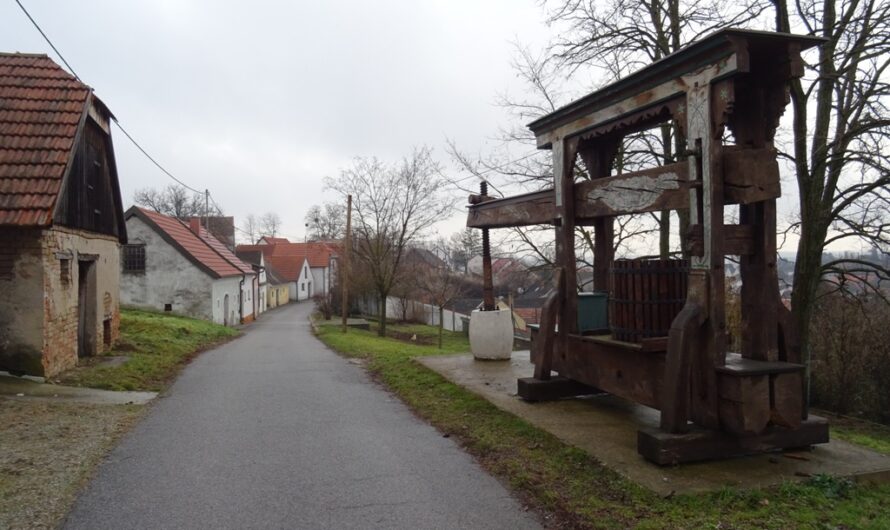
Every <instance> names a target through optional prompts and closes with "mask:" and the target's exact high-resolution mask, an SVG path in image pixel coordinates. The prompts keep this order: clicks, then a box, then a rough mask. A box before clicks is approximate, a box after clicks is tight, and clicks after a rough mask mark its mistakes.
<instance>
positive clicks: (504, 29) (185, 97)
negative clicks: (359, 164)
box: [0, 0, 549, 238]
mask: <svg viewBox="0 0 890 530" xmlns="http://www.w3.org/2000/svg"><path fill="white" fill-rule="evenodd" d="M22 3H23V4H24V5H25V7H26V8H27V9H28V10H29V11H30V13H31V15H32V16H33V17H34V18H35V19H36V20H37V22H38V23H39V24H40V25H41V27H42V28H43V30H44V31H45V32H46V33H47V34H48V35H49V37H50V39H52V40H53V43H54V44H55V45H56V47H58V48H59V50H60V51H61V53H62V54H63V55H64V56H65V59H67V60H68V62H69V63H70V64H71V66H72V68H74V70H75V71H76V72H77V74H78V75H79V76H80V77H81V79H83V80H84V82H86V83H87V84H89V85H91V86H92V87H93V88H94V89H95V91H96V94H97V95H98V96H99V97H100V98H101V99H102V100H103V101H104V102H105V103H106V104H107V105H108V106H109V107H110V108H111V111H112V112H113V113H114V114H115V115H116V116H117V118H118V119H119V120H120V122H121V123H122V124H123V126H124V127H126V128H127V129H128V131H129V132H130V133H131V134H133V135H134V136H135V137H136V139H137V140H138V141H139V142H140V143H141V144H142V145H143V146H144V147H145V148H146V149H147V150H148V151H149V152H150V153H151V154H152V155H153V156H155V157H156V158H157V159H158V160H159V161H160V162H161V164H163V165H164V166H166V167H167V169H169V170H170V171H171V172H173V173H174V174H175V175H177V176H178V177H179V178H181V179H182V180H184V181H185V182H186V183H188V184H189V185H190V186H193V187H195V188H197V189H204V188H209V189H210V192H211V194H212V195H213V196H214V197H215V198H216V200H217V202H218V203H219V204H220V205H221V206H222V207H223V209H224V210H225V211H226V213H227V214H230V215H235V216H236V222H240V219H242V218H243V216H245V215H246V214H248V213H251V212H253V213H257V214H260V213H263V212H266V211H274V212H278V213H279V214H280V215H281V217H282V219H283V220H284V233H285V234H286V235H287V236H289V237H293V238H302V236H303V233H304V228H303V216H304V215H305V213H306V210H307V209H308V208H309V207H310V206H311V205H313V204H316V203H320V202H322V201H324V200H325V199H328V198H330V197H326V196H325V195H323V183H322V179H323V178H324V177H325V176H335V175H336V174H337V173H338V171H339V169H340V168H342V167H345V166H346V165H348V164H349V163H350V161H351V159H352V158H353V157H355V156H372V155H375V156H378V157H380V158H381V159H385V160H396V159H398V158H399V157H400V156H401V155H403V154H405V153H407V152H409V151H410V150H411V147H412V146H414V145H420V144H427V145H430V146H433V147H434V149H435V153H436V155H437V157H438V158H439V159H441V160H442V161H443V162H447V154H446V152H445V149H444V143H445V139H446V138H452V139H454V140H455V141H456V142H457V143H458V144H459V145H460V146H461V148H462V149H465V150H467V151H471V152H485V151H486V149H487V148H488V147H489V146H490V143H489V142H490V141H489V140H488V138H490V137H492V136H494V135H495V134H496V132H497V129H498V127H499V126H500V125H502V124H504V123H506V121H507V119H508V118H507V116H506V115H505V113H504V112H503V110H502V109H500V108H498V107H497V106H496V105H495V104H494V102H495V99H496V95H497V93H499V92H503V91H505V90H506V91H510V90H513V89H516V90H519V89H521V87H520V86H519V81H518V80H517V79H516V77H515V75H514V73H513V72H512V71H511V68H510V59H511V54H512V45H511V43H512V42H515V41H517V40H518V41H522V42H524V43H528V44H541V43H543V42H545V41H546V40H547V39H548V36H549V30H548V28H547V27H546V26H545V25H544V24H543V14H542V11H541V9H540V8H539V7H538V6H537V5H536V3H535V2H534V1H533V0H486V1H478V0H477V1H472V0H469V1H464V0H441V1H439V0H436V1H427V0H413V1H412V0H404V1H382V0H375V1H367V0H362V1H359V0H343V1H317V2H307V1H304V2H271V1H265V0H263V1H251V2H244V1H237V2H236V1H229V0H215V1H212V2H211V1H208V0H205V1H192V0H152V1H125V2H121V1H113V0H105V1H101V0H81V1H78V2H67V1H60V0H56V1H51V0H22ZM0 50H2V51H20V52H31V53H47V54H49V55H50V56H51V57H53V58H54V59H56V60H57V61H58V59H57V58H56V57H55V55H54V54H53V52H52V50H51V49H50V47H49V46H48V45H47V44H46V43H45V41H44V40H43V39H42V37H41V36H40V34H39V33H38V32H37V31H36V30H35V29H34V28H33V27H32V26H31V24H30V22H29V21H28V20H27V18H26V17H25V15H24V14H23V13H22V12H21V11H20V10H19V8H18V6H17V5H16V4H15V2H14V1H13V0H5V1H3V2H0ZM113 136H114V142H115V152H116V155H117V163H118V172H119V174H120V179H121V186H122V192H123V196H124V197H123V198H124V204H125V206H129V205H131V204H132V197H133V192H134V190H136V189H138V188H141V187H162V186H165V185H167V184H169V183H170V182H171V181H170V180H169V179H168V178H167V177H166V176H164V175H163V174H162V173H161V172H160V171H159V170H158V169H156V168H155V167H154V166H152V165H151V163H150V162H148V161H147V160H146V159H145V158H143V157H142V155H141V154H140V153H139V152H138V151H137V150H136V149H135V148H134V147H133V146H132V145H131V144H129V142H128V141H127V140H126V138H125V137H124V136H123V135H122V134H120V132H119V131H118V130H117V129H115V130H114V131H113ZM461 224H462V222H461V221H460V216H459V215H458V216H457V217H456V218H455V219H453V220H452V221H451V222H450V223H448V224H447V225H446V226H445V227H443V230H447V231H451V230H452V229H457V228H459V227H460V225H461Z"/></svg>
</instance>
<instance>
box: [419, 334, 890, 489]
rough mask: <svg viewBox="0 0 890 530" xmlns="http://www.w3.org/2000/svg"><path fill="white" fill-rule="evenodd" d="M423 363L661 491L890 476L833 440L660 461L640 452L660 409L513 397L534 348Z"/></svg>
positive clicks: (865, 453) (603, 398)
mask: <svg viewBox="0 0 890 530" xmlns="http://www.w3.org/2000/svg"><path fill="white" fill-rule="evenodd" d="M417 360H418V362H420V363H421V364H423V365H424V366H426V367H428V368H430V369H432V370H433V371H435V372H437V373H439V374H441V375H442V376H443V377H445V378H446V379H448V380H450V381H451V382H453V383H456V384H458V385H460V386H462V387H464V388H466V389H468V390H469V391H471V392H473V393H475V394H478V395H479V396H481V397H483V398H485V399H487V400H488V401H490V402H491V403H493V404H494V405H496V406H497V407H499V408H501V409H503V410H505V411H507V412H510V413H512V414H515V415H517V416H519V417H521V418H523V419H524V420H526V421H528V422H529V423H531V424H533V425H535V426H536V427H539V428H541V429H544V430H546V431H548V432H550V433H551V434H553V435H555V436H556V437H557V438H559V439H561V440H563V441H564V442H566V443H569V444H571V445H573V446H575V447H578V448H579V449H582V450H584V451H587V452H588V453H589V454H590V455H592V456H594V457H595V458H596V459H597V460H599V461H600V462H602V463H603V464H605V465H606V466H608V467H609V468H611V469H613V470H615V471H617V472H618V473H620V474H621V475H623V476H625V477H627V478H629V479H630V480H633V481H634V482H636V483H638V484H640V485H642V486H643V487H646V488H648V489H650V490H652V491H654V492H656V493H659V494H662V495H667V494H669V493H671V492H675V493H695V492H704V491H711V490H718V489H720V488H723V487H726V486H732V487H739V488H756V487H766V486H771V485H774V484H779V483H782V482H785V481H789V480H805V478H806V477H809V476H812V475H815V474H817V473H825V474H829V475H835V476H845V477H856V478H857V479H861V480H869V481H874V480H887V479H890V457H888V456H885V455H881V454H879V453H876V452H874V451H870V450H868V449H866V448H863V447H859V446H856V445H853V444H849V443H846V442H843V441H840V440H833V441H831V442H829V443H827V444H821V445H818V446H816V447H815V448H814V449H813V450H812V451H796V452H794V453H790V454H784V455H783V454H782V453H775V454H766V455H756V456H748V457H742V458H735V459H730V460H721V461H712V462H702V463H694V464H684V465H680V466H674V467H662V466H657V465H655V464H652V463H650V462H648V461H646V460H644V459H643V457H642V456H640V455H639V454H637V431H638V430H639V429H640V428H644V427H658V422H659V412H658V411H657V410H655V409H651V408H648V407H644V406H642V405H637V404H635V403H631V402H629V401H625V400H623V399H620V398H617V397H615V396H610V395H599V396H585V397H578V398H569V399H563V400H559V401H549V402H543V403H528V402H525V401H523V400H521V399H520V398H519V397H518V396H517V395H516V381H517V379H519V378H520V377H530V376H531V375H532V374H533V371H534V367H533V365H532V364H531V363H530V362H529V354H528V352H527V351H524V352H513V357H512V359H511V360H510V361H476V360H474V359H473V356H472V355H470V354H460V355H448V356H436V357H421V358H419V359H417Z"/></svg>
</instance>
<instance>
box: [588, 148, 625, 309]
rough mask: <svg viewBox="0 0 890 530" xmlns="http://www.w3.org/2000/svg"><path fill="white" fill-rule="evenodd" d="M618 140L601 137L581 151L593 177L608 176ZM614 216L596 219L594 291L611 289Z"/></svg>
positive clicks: (595, 178) (594, 229)
mask: <svg viewBox="0 0 890 530" xmlns="http://www.w3.org/2000/svg"><path fill="white" fill-rule="evenodd" d="M618 144H619V142H617V141H614V140H601V141H600V142H598V143H597V144H595V145H593V146H591V147H589V148H585V149H581V150H580V151H579V153H580V155H581V158H582V159H583V160H584V165H585V166H586V167H587V172H588V174H589V175H590V179H591V180H597V179H601V178H605V177H608V176H609V174H610V173H611V171H612V161H613V160H614V158H615V153H616V152H617V150H618ZM614 224H615V223H614V218H613V217H611V216H603V217H597V218H596V219H594V221H593V290H594V291H599V292H609V291H610V290H611V289H610V287H609V267H611V266H612V261H614V259H615V228H614Z"/></svg>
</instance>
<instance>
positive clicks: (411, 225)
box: [325, 147, 453, 336]
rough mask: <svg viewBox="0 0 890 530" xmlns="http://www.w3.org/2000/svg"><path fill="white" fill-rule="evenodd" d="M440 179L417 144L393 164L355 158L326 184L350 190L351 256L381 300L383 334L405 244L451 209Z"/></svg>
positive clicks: (343, 192) (435, 166) (344, 193)
mask: <svg viewBox="0 0 890 530" xmlns="http://www.w3.org/2000/svg"><path fill="white" fill-rule="evenodd" d="M445 184H446V183H445V181H444V178H443V176H442V172H441V169H440V167H439V164H438V163H436V162H435V161H434V160H433V158H432V153H431V151H430V149H429V148H427V147H421V148H416V149H414V151H413V152H412V153H411V154H410V155H409V156H407V157H405V158H403V159H402V161H401V162H400V163H398V164H395V165H390V164H386V163H384V162H382V161H380V160H378V159H377V158H356V159H355V161H354V162H353V164H352V166H351V167H349V168H347V169H344V170H342V171H341V172H340V175H339V176H338V177H337V178H330V177H329V178H327V179H325V185H326V187H327V188H328V189H331V190H333V191H335V192H337V193H338V194H339V195H340V196H341V197H342V199H343V201H344V202H345V199H346V196H347V195H352V207H353V241H354V257H355V261H356V262H357V263H359V264H360V265H361V266H362V267H363V268H365V269H366V270H367V272H368V274H369V275H370V276H371V277H372V281H373V284H374V288H375V290H376V293H377V296H378V297H379V300H380V307H381V312H380V313H381V314H380V326H379V328H378V333H379V335H380V336H385V335H386V299H387V297H388V296H389V293H390V291H391V290H392V288H393V285H394V284H395V282H396V280H397V279H398V277H399V274H400V272H401V270H400V268H401V265H402V260H403V257H404V255H405V250H406V249H407V247H408V245H409V244H410V243H411V242H412V241H416V240H417V239H418V238H419V237H420V236H421V235H422V234H423V233H424V232H425V231H426V230H428V229H429V228H430V227H431V226H432V225H433V224H434V223H436V222H438V221H440V220H442V219H443V218H444V217H445V216H446V214H447V213H448V212H449V211H450V210H451V208H452V206H453V201H452V199H451V198H449V197H446V196H445V195H444V194H443V190H444V189H445Z"/></svg>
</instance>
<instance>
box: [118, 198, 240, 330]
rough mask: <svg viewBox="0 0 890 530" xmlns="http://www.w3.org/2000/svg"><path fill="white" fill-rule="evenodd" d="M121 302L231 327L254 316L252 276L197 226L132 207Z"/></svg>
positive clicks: (202, 228)
mask: <svg viewBox="0 0 890 530" xmlns="http://www.w3.org/2000/svg"><path fill="white" fill-rule="evenodd" d="M125 217H126V223H127V233H128V234H129V241H128V243H127V245H125V246H124V248H123V260H122V262H121V265H120V266H121V269H122V273H121V302H122V303H123V304H126V305H132V306H135V307H144V308H151V309H156V310H159V311H171V312H174V313H178V314H182V315H187V316H191V317H195V318H201V319H204V320H210V321H212V322H216V323H217V324H223V325H227V326H234V325H237V324H240V323H243V322H250V321H252V320H253V319H254V318H255V317H254V315H255V313H254V297H253V283H254V278H255V277H256V273H255V272H254V271H253V269H252V268H251V266H250V265H248V264H246V263H244V262H243V261H241V260H240V259H238V257H237V256H235V254H234V253H233V252H232V251H230V250H229V249H228V248H227V247H226V246H225V245H223V244H222V243H221V242H219V241H218V240H217V239H216V238H215V237H213V236H212V235H211V234H210V232H208V231H207V230H206V229H205V228H204V227H203V226H201V224H200V222H199V220H198V219H191V220H190V221H189V222H185V221H181V220H179V219H176V218H174V217H170V216H167V215H163V214H160V213H157V212H153V211H151V210H146V209H143V208H138V207H135V206H134V207H132V208H130V209H129V210H127V213H126V215H125Z"/></svg>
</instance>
